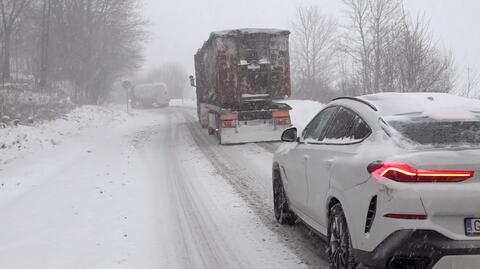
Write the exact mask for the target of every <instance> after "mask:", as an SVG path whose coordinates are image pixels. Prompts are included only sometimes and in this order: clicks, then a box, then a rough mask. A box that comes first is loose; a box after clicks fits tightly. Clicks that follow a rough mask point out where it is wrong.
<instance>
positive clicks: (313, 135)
mask: <svg viewBox="0 0 480 269" xmlns="http://www.w3.org/2000/svg"><path fill="white" fill-rule="evenodd" d="M337 110H338V107H336V106H333V107H328V108H325V109H324V110H322V111H320V112H319V113H318V114H317V116H315V118H313V120H312V121H310V123H309V124H308V125H307V127H306V128H305V130H304V131H303V139H305V140H314V141H319V140H320V138H321V137H323V135H324V134H325V131H326V130H327V127H328V122H329V121H330V119H331V118H332V116H333V115H334V114H335V111H337Z"/></svg>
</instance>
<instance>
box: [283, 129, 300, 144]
mask: <svg viewBox="0 0 480 269" xmlns="http://www.w3.org/2000/svg"><path fill="white" fill-rule="evenodd" d="M297 140H298V136H297V128H295V127H292V128H289V129H287V130H285V131H284V132H283V134H282V141H283V142H296V141H297Z"/></svg>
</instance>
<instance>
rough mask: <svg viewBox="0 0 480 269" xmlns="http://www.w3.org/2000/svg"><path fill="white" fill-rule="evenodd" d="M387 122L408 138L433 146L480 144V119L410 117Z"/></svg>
mask: <svg viewBox="0 0 480 269" xmlns="http://www.w3.org/2000/svg"><path fill="white" fill-rule="evenodd" d="M387 122H388V124H389V125H390V126H392V127H393V128H394V129H395V130H396V131H398V132H399V133H400V134H402V135H403V136H404V137H406V138H408V139H409V140H411V141H413V142H415V143H418V144H421V145H431V146H434V147H442V146H447V147H448V146H462V145H480V119H479V118H476V119H469V120H437V119H433V118H430V117H412V118H409V119H402V120H387Z"/></svg>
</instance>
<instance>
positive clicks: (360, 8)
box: [343, 0, 372, 93]
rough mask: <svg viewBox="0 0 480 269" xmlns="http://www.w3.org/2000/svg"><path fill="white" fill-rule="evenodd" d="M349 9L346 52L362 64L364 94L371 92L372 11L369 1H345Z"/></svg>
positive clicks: (347, 12) (345, 43)
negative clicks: (370, 21) (370, 33)
mask: <svg viewBox="0 0 480 269" xmlns="http://www.w3.org/2000/svg"><path fill="white" fill-rule="evenodd" d="M343 3H344V4H345V6H346V7H347V9H348V10H347V11H346V14H347V17H348V19H349V21H350V23H349V25H348V26H347V27H346V28H347V33H346V34H345V35H344V38H345V42H344V47H345V48H346V49H345V51H346V52H348V53H349V54H350V55H351V56H352V59H353V61H356V62H360V73H361V77H362V93H370V92H371V85H372V81H371V69H372V64H371V59H370V55H371V52H372V42H371V40H370V39H369V36H368V34H369V29H368V27H369V20H370V12H369V11H370V10H369V2H368V0H343Z"/></svg>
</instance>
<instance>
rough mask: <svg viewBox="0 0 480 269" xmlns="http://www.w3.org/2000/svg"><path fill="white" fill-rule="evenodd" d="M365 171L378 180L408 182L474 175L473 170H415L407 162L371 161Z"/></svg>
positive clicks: (448, 180)
mask: <svg viewBox="0 0 480 269" xmlns="http://www.w3.org/2000/svg"><path fill="white" fill-rule="evenodd" d="M367 171H368V172H369V173H371V174H372V175H373V176H374V177H375V178H377V179H378V180H384V179H390V180H393V181H397V182H410V183H433V182H444V183H445V182H447V183H451V182H462V181H465V180H467V179H469V178H472V177H473V176H474V172H473V171H463V170H417V169H415V168H413V167H411V166H409V165H408V164H404V163H396V162H389V163H381V162H373V163H371V164H369V165H368V167H367Z"/></svg>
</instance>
